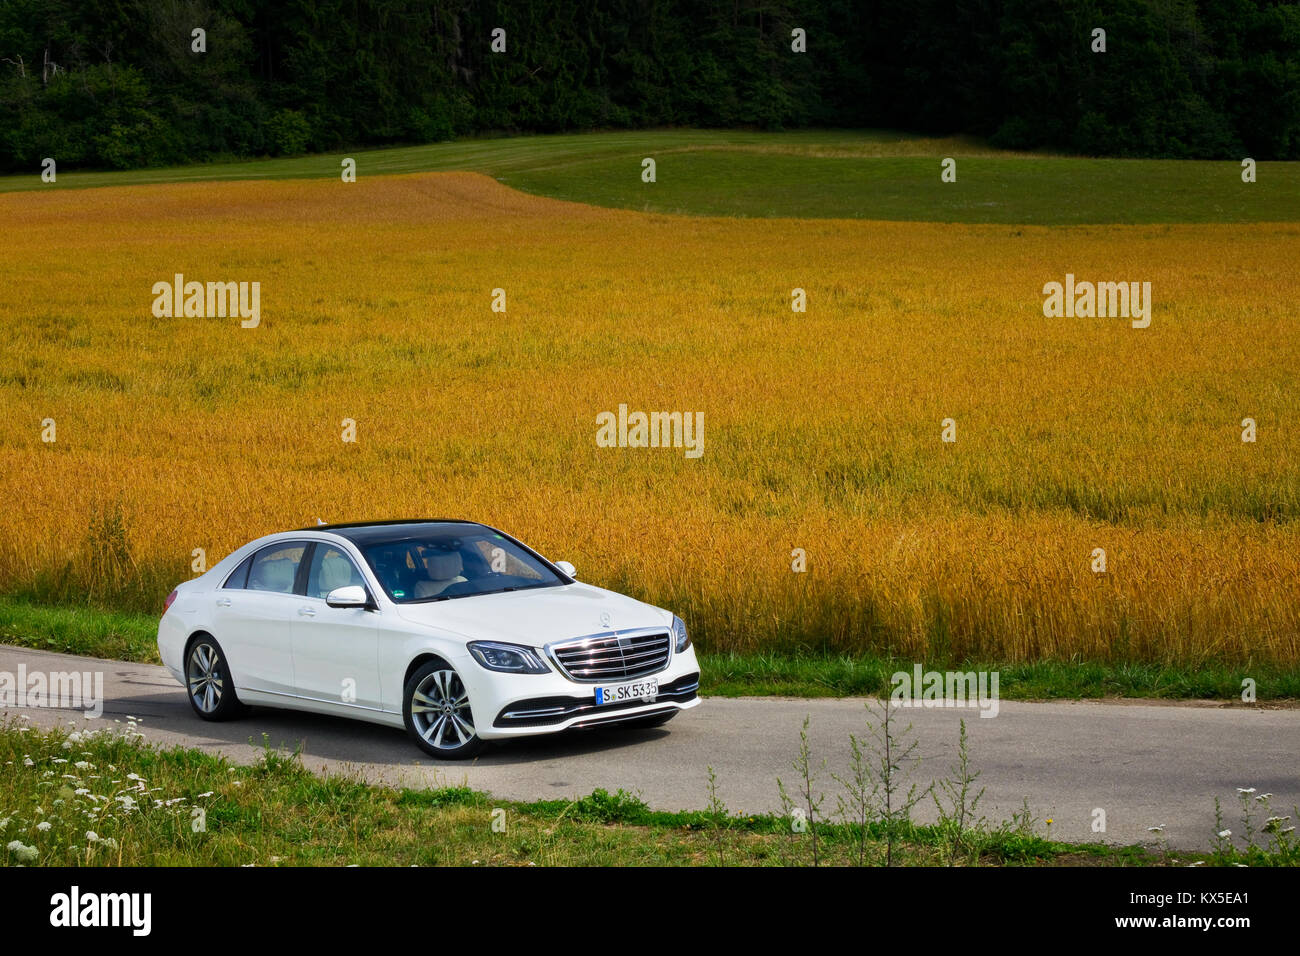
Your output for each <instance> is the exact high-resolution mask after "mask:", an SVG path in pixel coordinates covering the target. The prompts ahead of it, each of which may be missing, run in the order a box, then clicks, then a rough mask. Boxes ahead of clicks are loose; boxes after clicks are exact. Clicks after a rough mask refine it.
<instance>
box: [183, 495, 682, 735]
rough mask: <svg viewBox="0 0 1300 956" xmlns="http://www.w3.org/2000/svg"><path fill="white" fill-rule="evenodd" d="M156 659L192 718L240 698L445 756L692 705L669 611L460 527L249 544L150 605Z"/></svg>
mask: <svg viewBox="0 0 1300 956" xmlns="http://www.w3.org/2000/svg"><path fill="white" fill-rule="evenodd" d="M158 651H159V653H160V654H161V655H162V660H163V663H164V664H166V665H167V669H168V670H170V671H171V673H172V674H173V675H174V676H175V677H176V679H177V680H178V681H180V682H181V684H183V685H184V686H185V689H186V692H187V694H188V696H189V700H190V704H191V705H192V706H193V708H194V711H195V712H196V713H197V714H198V715H199V716H200V717H202V718H203V719H204V720H225V719H228V718H231V717H235V716H238V715H239V714H241V713H242V712H243V711H244V710H245V709H246V707H247V706H248V705H250V704H259V705H265V706H269V707H286V708H292V709H295V710H307V711H314V712H317V713H323V714H335V715H338V716H343V717H353V718H357V719H359V720H368V721H372V722H375V723H380V724H389V725H391V726H394V727H403V726H404V727H405V728H406V730H407V732H408V733H410V735H411V736H412V737H413V738H414V740H415V742H416V743H417V744H418V745H419V746H420V747H422V748H423V749H424V750H425V751H426V752H428V753H430V754H432V755H433V756H435V757H441V758H449V759H450V758H461V757H469V756H473V755H474V754H476V753H478V752H479V751H480V750H481V749H482V747H483V744H484V741H488V740H493V739H497V738H503V737H517V736H523V735H530V734H548V733H555V732H557V731H561V730H566V729H569V728H573V727H593V726H597V725H607V724H621V725H624V726H636V727H647V726H653V725H656V724H661V723H664V722H665V721H667V720H670V719H671V718H672V717H674V716H675V715H676V714H677V713H678V712H679V711H681V710H686V709H687V708H690V707H694V706H695V705H696V704H698V703H699V698H698V696H697V689H698V687H699V678H700V668H699V665H698V664H697V663H696V659H695V649H694V648H693V647H692V646H691V639H690V636H689V635H688V633H687V631H686V625H685V624H684V623H683V622H682V620H681V618H679V617H676V616H675V615H673V614H672V613H670V612H669V611H665V610H663V609H662V608H658V607H654V606H652V605H649V604H644V603H642V602H640V601H636V600H633V599H632V598H629V597H626V596H624V595H622V594H617V593H615V592H613V591H606V590H604V589H603V588H598V587H592V586H591V585H589V584H581V583H579V582H578V581H577V580H576V578H575V572H574V569H573V566H572V565H571V564H568V563H567V562H564V561H557V562H555V563H552V562H550V561H548V560H546V559H545V558H543V557H542V556H541V555H539V554H537V553H536V552H535V551H532V550H531V549H529V548H527V547H525V546H524V545H523V544H521V543H520V542H519V541H516V540H515V539H514V538H512V537H510V536H509V535H508V534H505V533H504V532H502V531H498V530H496V529H495V528H490V527H488V526H486V525H482V524H477V523H475V522H470V521H447V520H432V521H385V522H372V523H366V524H339V525H321V526H318V527H313V528H304V529H303V530H301V531H289V532H283V533H279V534H273V535H269V536H267V537H265V538H259V539H258V540H256V541H253V542H250V543H249V544H246V545H244V546H243V547H242V548H239V549H238V550H236V551H235V552H234V553H232V554H230V555H229V556H228V557H226V558H225V559H224V560H222V561H221V562H220V563H218V564H217V565H215V566H214V567H213V568H212V569H211V570H209V571H208V572H207V573H206V574H203V575H201V576H199V577H197V578H194V579H193V580H191V581H186V582H185V583H184V584H181V585H178V586H177V588H176V590H174V591H173V592H172V593H171V594H170V595H168V597H167V604H166V609H165V610H164V612H163V616H162V620H161V621H160V622H159V625H158Z"/></svg>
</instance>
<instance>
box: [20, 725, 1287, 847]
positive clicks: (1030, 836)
mask: <svg viewBox="0 0 1300 956" xmlns="http://www.w3.org/2000/svg"><path fill="white" fill-rule="evenodd" d="M0 764H2V765H4V767H5V783H4V786H3V787H2V788H0V862H2V863H4V864H7V865H13V864H16V863H24V864H27V865H46V866H83V865H89V866H241V865H247V864H254V865H258V866H276V865H281V866H298V865H307V866H339V865H348V864H357V865H361V866H409V865H497V866H512V865H515V866H519V865H543V866H547V865H555V866H643V865H644V866H674V865H698V864H723V865H754V866H762V865H780V864H786V865H800V864H807V863H808V862H810V861H811V852H810V846H809V844H810V839H811V837H810V831H805V832H801V833H797V832H793V831H792V828H791V826H790V824H789V821H788V820H787V819H785V818H783V817H777V816H771V815H759V816H740V815H736V814H732V813H729V812H727V810H726V808H725V807H721V806H718V805H715V806H714V808H713V810H712V811H697V812H687V813H663V812H656V811H653V810H650V809H649V808H648V807H646V805H645V804H644V803H643V802H642V801H641V800H640V798H639V797H637V796H636V795H634V794H627V793H624V792H623V791H618V792H617V793H614V794H610V793H608V792H606V791H603V790H598V791H596V792H595V793H592V794H591V795H589V796H587V797H583V798H581V799H578V800H550V801H539V802H535V803H511V802H507V801H501V800H496V799H494V798H492V797H490V796H489V795H487V794H484V793H479V792H476V791H473V790H470V789H468V788H467V787H463V786H444V787H441V788H437V789H430V790H410V789H401V790H399V789H393V788H389V787H383V786H376V785H372V784H367V783H365V782H363V781H361V780H359V779H356V778H353V777H349V776H343V775H338V774H326V775H316V774H313V773H311V772H309V771H307V770H306V769H305V768H304V767H303V765H302V763H301V762H300V761H299V760H298V759H297V758H296V756H295V755H291V754H285V753H282V752H278V751H273V750H269V749H268V750H267V751H266V752H265V753H264V755H263V756H262V758H261V759H260V760H259V761H258V762H257V763H255V764H253V765H251V766H244V765H234V764H231V763H229V762H228V761H226V760H225V759H224V758H222V757H219V756H214V755H212V754H208V753H204V752H201V751H197V750H192V749H184V748H170V749H162V748H159V747H156V746H152V745H147V744H145V743H143V742H142V741H141V740H140V738H139V735H138V734H136V733H135V732H134V731H128V732H127V733H126V734H121V733H115V732H113V731H111V730H104V731H94V732H80V731H78V732H73V733H68V732H65V731H63V730H53V731H40V730H35V729H27V728H24V727H22V726H20V725H18V724H14V723H10V724H6V725H0ZM706 785H707V784H706V781H701V789H702V790H703V789H704V788H705V787H706ZM773 786H774V787H775V781H774V782H773ZM196 811H198V812H196ZM494 822H495V823H496V824H497V825H496V827H494ZM881 826H882V825H881V824H879V823H873V824H869V825H868V826H867V827H866V829H865V830H864V829H863V828H862V827H860V826H857V825H854V824H850V823H843V822H839V823H837V822H830V821H827V822H825V823H821V822H819V823H818V824H817V827H816V829H817V836H818V840H819V861H820V862H821V863H823V864H832V865H846V864H852V863H854V862H856V861H857V860H858V855H857V854H858V851H859V837H861V836H865V838H866V843H865V858H866V860H867V861H869V862H880V860H881V844H882V837H883V830H882V829H881ZM1039 829H1040V827H1039V821H1037V820H1035V819H1034V818H1033V817H1032V816H1031V815H1029V814H1028V813H1026V814H1024V815H1018V816H1017V818H1016V819H1015V820H1012V821H1007V822H1005V823H1002V824H996V825H992V824H984V825H982V826H980V827H978V828H975V829H973V830H969V831H966V834H965V837H964V842H963V844H962V846H963V848H964V849H963V851H962V855H961V856H960V857H957V858H954V857H950V856H948V855H947V854H946V850H947V847H948V846H950V843H948V842H946V841H947V840H948V837H946V836H945V832H944V831H943V830H942V829H941V828H940V827H937V826H924V825H916V824H912V823H910V822H906V821H903V822H902V824H901V825H900V826H897V827H896V828H895V833H896V834H897V836H896V840H895V846H894V854H895V862H896V863H900V864H902V865H916V864H922V865H926V864H929V865H934V864H941V863H943V862H946V861H950V860H952V859H956V860H957V862H959V863H961V864H962V865H1018V864H1036V865H1069V864H1081V863H1082V864H1094V865H1095V864H1111V865H1126V866H1149V865H1166V864H1179V863H1187V862H1189V861H1193V860H1206V861H1207V862H1211V863H1214V862H1219V863H1224V862H1232V861H1235V860H1236V859H1238V858H1239V857H1240V858H1242V859H1245V858H1246V856H1245V855H1243V854H1241V853H1240V852H1239V851H1236V850H1233V849H1231V848H1225V849H1222V850H1221V851H1220V853H1219V855H1218V856H1215V855H1207V854H1187V853H1174V852H1169V853H1166V852H1163V851H1159V850H1148V849H1144V848H1141V847H1108V846H1103V845H1093V844H1082V845H1072V844H1065V843H1059V842H1054V841H1052V840H1050V839H1046V838H1045V837H1044V836H1043V835H1041V834H1040V832H1039ZM91 834H93V836H91ZM1283 850H1284V852H1282V853H1262V851H1255V852H1254V855H1253V856H1252V857H1250V862H1260V863H1280V862H1288V861H1292V858H1293V856H1294V854H1291V853H1289V850H1288V848H1287V847H1286V845H1283ZM1248 852H1249V851H1248ZM1261 853H1262V855H1261Z"/></svg>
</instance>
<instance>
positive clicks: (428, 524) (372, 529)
mask: <svg viewBox="0 0 1300 956" xmlns="http://www.w3.org/2000/svg"><path fill="white" fill-rule="evenodd" d="M444 526H450V527H444ZM467 526H468V527H475V528H486V525H482V524H480V523H479V522H477V521H466V520H465V519H463V518H396V519H393V520H389V521H351V522H345V523H341V524H318V525H312V526H310V527H306V528H300V529H298V530H299V531H324V532H328V533H329V534H337V535H338V536H339V537H342V538H347V539H348V540H349V541H351V542H353V543H354V544H358V545H362V544H372V543H374V542H376V541H392V540H400V539H402V538H404V537H407V536H408V535H410V536H414V535H420V534H427V533H428V532H430V531H439V530H448V531H451V530H453V529H454V528H465V527H467Z"/></svg>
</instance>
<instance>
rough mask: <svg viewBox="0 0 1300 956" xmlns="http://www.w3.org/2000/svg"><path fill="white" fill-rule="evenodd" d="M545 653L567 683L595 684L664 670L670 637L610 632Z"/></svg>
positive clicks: (659, 632)
mask: <svg viewBox="0 0 1300 956" xmlns="http://www.w3.org/2000/svg"><path fill="white" fill-rule="evenodd" d="M547 651H548V652H549V653H550V655H551V659H552V660H553V661H555V663H556V664H557V665H558V666H559V668H560V670H561V671H562V672H563V673H564V675H565V676H566V677H568V678H569V679H570V680H575V681H583V682H586V683H593V684H594V683H600V682H603V681H610V680H623V679H625V678H633V677H645V676H646V675H647V674H654V673H656V672H658V671H661V670H663V669H664V668H665V667H667V666H668V659H669V658H670V657H671V656H672V636H671V634H670V633H669V632H668V631H666V630H663V629H661V628H657V627H648V628H637V629H636V630H629V631H609V632H608V633H605V634H593V635H591V636H590V637H583V638H579V639H577V640H574V641H561V642H558V643H555V644H550V645H548V646H547Z"/></svg>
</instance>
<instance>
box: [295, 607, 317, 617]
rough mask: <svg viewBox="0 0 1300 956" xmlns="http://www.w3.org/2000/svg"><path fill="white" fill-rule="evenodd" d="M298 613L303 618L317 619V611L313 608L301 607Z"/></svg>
mask: <svg viewBox="0 0 1300 956" xmlns="http://www.w3.org/2000/svg"><path fill="white" fill-rule="evenodd" d="M298 613H299V614H301V615H302V616H303V617H315V616H316V609H315V608H312V607H300V608H298Z"/></svg>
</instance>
